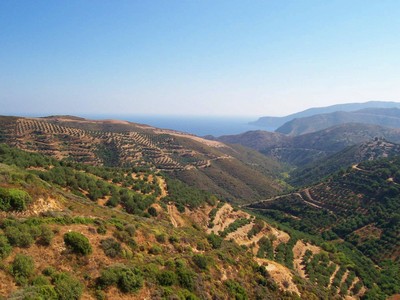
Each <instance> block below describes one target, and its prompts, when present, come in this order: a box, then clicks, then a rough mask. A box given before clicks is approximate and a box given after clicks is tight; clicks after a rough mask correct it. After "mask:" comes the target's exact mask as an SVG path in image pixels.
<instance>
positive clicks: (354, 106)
mask: <svg viewBox="0 0 400 300" xmlns="http://www.w3.org/2000/svg"><path fill="white" fill-rule="evenodd" d="M393 107H397V108H400V103H398V102H386V101H369V102H364V103H346V104H336V105H331V106H326V107H314V108H309V109H306V110H304V111H301V112H298V113H294V114H291V115H288V116H284V117H270V116H267V117H261V118H259V119H258V120H257V121H255V122H251V123H250V124H253V125H257V126H262V127H265V128H266V129H268V130H271V131H272V130H275V129H277V128H279V127H280V126H282V125H283V124H285V123H287V122H290V121H292V120H293V119H296V118H304V117H310V116H314V115H318V114H326V113H332V112H336V111H346V112H349V111H355V110H360V109H364V108H393Z"/></svg>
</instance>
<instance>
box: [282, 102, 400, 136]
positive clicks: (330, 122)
mask: <svg viewBox="0 0 400 300" xmlns="http://www.w3.org/2000/svg"><path fill="white" fill-rule="evenodd" d="M345 123H365V124H376V125H380V126H385V127H391V128H400V109H398V108H366V109H362V110H358V111H354V112H345V111H336V112H333V113H328V114H318V115H314V116H311V117H305V118H299V119H294V120H292V121H289V122H287V123H285V124H284V125H282V126H281V127H279V128H278V129H277V130H276V132H280V133H284V134H287V135H301V134H305V133H310V132H315V131H319V130H321V129H325V128H329V127H332V126H334V125H339V124H345Z"/></svg>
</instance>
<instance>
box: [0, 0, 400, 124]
mask: <svg viewBox="0 0 400 300" xmlns="http://www.w3.org/2000/svg"><path fill="white" fill-rule="evenodd" d="M399 15H400V1H397V0H395V1H386V0H379V1H372V0H362V1H358V0H344V1H335V0H330V1H327V0H321V1H317V0H302V1H300V0H295V1H290V0H263V1H256V0H254V1H247V0H241V1H236V0H228V1H222V0H221V1H218V0H180V1H174V0H162V1H161V0H160V1H157V0H152V1H142V0H140V1H139V0H138V1H134V0H129V1H123V0H116V1H111V0H107V1H102V0H96V1H89V0H68V1H41V0H32V1H19V0H2V1H0V114H2V115H8V114H14V115H35V114H36V115H49V114H74V115H79V114H119V115H121V114H152V115H210V116H219V115H224V116H238V115H247V116H250V115H251V116H253V115H254V116H264V115H277V116H279V115H286V114H289V113H293V112H296V111H300V110H304V109H307V108H309V107H319V106H327V105H331V104H336V103H346V102H365V101H370V100H383V101H400V71H399V70H400V55H399V53H400V18H399Z"/></svg>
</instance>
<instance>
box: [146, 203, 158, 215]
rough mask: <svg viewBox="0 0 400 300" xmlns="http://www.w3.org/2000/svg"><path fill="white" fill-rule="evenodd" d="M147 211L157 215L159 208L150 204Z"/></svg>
mask: <svg viewBox="0 0 400 300" xmlns="http://www.w3.org/2000/svg"><path fill="white" fill-rule="evenodd" d="M147 212H148V213H149V215H150V216H152V217H157V210H156V209H155V208H154V207H153V206H150V207H149V208H148V209H147Z"/></svg>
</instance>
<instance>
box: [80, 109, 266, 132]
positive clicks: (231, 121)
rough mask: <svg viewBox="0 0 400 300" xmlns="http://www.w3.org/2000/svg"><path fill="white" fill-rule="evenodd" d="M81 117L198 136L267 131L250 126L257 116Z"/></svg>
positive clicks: (104, 115) (263, 128)
mask: <svg viewBox="0 0 400 300" xmlns="http://www.w3.org/2000/svg"><path fill="white" fill-rule="evenodd" d="M80 116H81V117H84V118H88V119H94V120H103V119H116V120H124V121H129V122H134V123H140V124H146V125H151V126H154V127H158V128H163V129H173V130H178V131H182V132H187V133H191V134H195V135H197V136H206V135H212V136H215V137H218V136H222V135H232V134H239V133H243V132H246V131H250V130H267V128H265V127H259V126H256V125H250V124H249V122H252V121H256V120H257V119H258V117H257V116H254V117H253V116H245V117H244V116H238V117H226V116H212V117H210V116H154V115H152V116H150V115H107V114H102V115H80Z"/></svg>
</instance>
